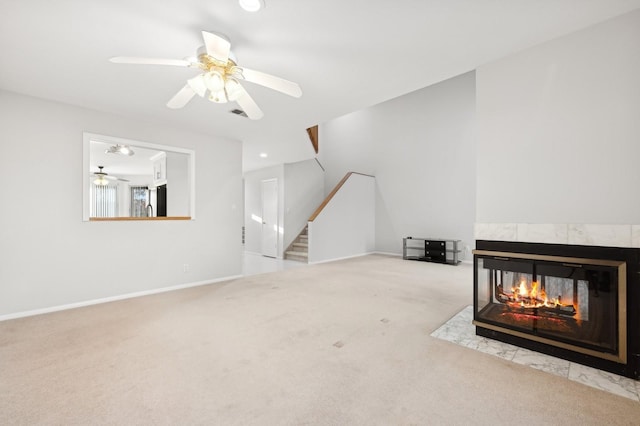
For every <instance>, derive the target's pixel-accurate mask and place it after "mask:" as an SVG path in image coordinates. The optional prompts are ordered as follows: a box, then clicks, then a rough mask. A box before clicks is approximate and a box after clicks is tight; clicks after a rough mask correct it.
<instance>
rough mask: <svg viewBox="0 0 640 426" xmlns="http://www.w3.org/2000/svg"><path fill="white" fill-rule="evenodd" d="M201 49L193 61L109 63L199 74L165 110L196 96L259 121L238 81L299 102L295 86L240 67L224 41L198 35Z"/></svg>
mask: <svg viewBox="0 0 640 426" xmlns="http://www.w3.org/2000/svg"><path fill="white" fill-rule="evenodd" d="M202 38H203V39H204V46H201V47H200V48H199V49H198V51H197V55H198V57H197V58H186V59H159V58H137V57H123V56H117V57H114V58H111V59H110V61H111V62H114V63H118V64H141V65H173V66H179V67H190V68H197V69H199V70H200V71H202V73H201V74H199V75H197V76H195V77H193V78H191V79H189V80H187V84H186V85H185V86H184V87H183V88H182V89H180V90H179V91H178V93H176V94H175V96H173V98H171V99H170V100H169V102H167V106H168V107H169V108H174V109H175V108H182V107H183V106H185V105H186V104H187V102H189V101H190V100H191V98H193V97H194V96H195V95H196V94H197V95H198V96H200V97H204V96H205V95H206V94H207V91H208V92H209V95H208V99H209V100H210V101H212V102H215V103H225V102H228V101H235V102H237V103H238V105H239V106H240V108H242V110H243V111H244V112H245V113H246V114H247V116H248V117H249V118H250V119H252V120H258V119H260V118H262V116H263V115H264V113H263V112H262V110H261V109H260V107H258V105H257V104H256V103H255V101H254V100H253V98H252V97H251V96H249V93H247V91H246V90H245V89H244V87H242V85H240V80H245V81H249V82H251V83H255V84H259V85H261V86H264V87H267V88H269V89H273V90H277V91H278V92H281V93H284V94H285V95H289V96H293V97H294V98H299V97H300V96H302V90H301V89H300V86H299V85H298V84H297V83H294V82H291V81H288V80H285V79H283V78H280V77H275V76H273V75H269V74H266V73H263V72H260V71H255V70H251V69H249V68H244V67H240V66H238V64H237V61H236V58H235V56H234V55H233V53H232V52H231V43H230V42H229V40H227V39H226V38H224V37H222V36H220V35H218V34H214V33H211V32H207V31H202Z"/></svg>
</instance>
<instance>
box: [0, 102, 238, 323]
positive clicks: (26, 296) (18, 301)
mask: <svg viewBox="0 0 640 426" xmlns="http://www.w3.org/2000/svg"><path fill="white" fill-rule="evenodd" d="M0 117H2V118H1V124H2V125H0V141H1V142H0V181H1V182H2V185H0V199H1V200H2V208H0V316H2V315H9V314H14V313H19V312H24V311H29V310H37V309H45V308H50V307H55V306H59V305H65V304H71V303H79V302H83V301H89V300H94V299H100V298H108V297H113V296H118V295H123V294H128V293H133V292H143V291H152V290H154V289H159V288H163V287H169V286H175V285H180V284H188V283H197V282H201V281H207V280H212V279H216V278H221V277H227V276H234V275H238V274H240V273H241V261H242V258H241V252H242V247H241V239H240V231H241V226H242V216H241V213H240V212H241V203H242V198H241V194H242V174H241V166H242V158H241V151H242V147H241V145H240V143H238V142H233V141H227V140H224V139H217V138H212V137H209V136H205V135H202V134H196V133H190V132H187V131H182V130H178V129H175V128H171V127H168V126H166V125H164V124H161V123H144V122H139V121H136V120H129V119H125V118H122V117H118V116H114V115H110V114H105V113H101V112H97V111H92V110H88V109H83V108H78V107H73V106H69V105H64V104H60V103H55V102H48V101H43V100H38V99H35V98H30V97H25V96H21V95H16V94H12V93H9V92H4V91H0ZM83 131H87V132H92V133H99V134H104V135H110V136H117V137H123V138H127V139H134V140H140V141H144V142H151V143H158V144H166V145H173V146H178V147H183V148H189V149H194V150H195V151H196V157H197V158H196V193H197V194H196V203H197V204H196V211H197V220H194V221H154V222H135V221H131V222H83V221H82V179H83V176H84V173H83V170H82V133H83ZM45 172H46V173H45ZM46 182H49V183H48V184H47V183H46ZM183 264H189V266H190V270H189V272H187V273H185V272H183Z"/></svg>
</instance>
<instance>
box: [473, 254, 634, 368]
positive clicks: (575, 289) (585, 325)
mask: <svg viewBox="0 0 640 426" xmlns="http://www.w3.org/2000/svg"><path fill="white" fill-rule="evenodd" d="M482 253H483V252H481V251H480V252H477V254H476V255H475V257H474V263H475V274H476V277H475V280H474V282H475V283H476V288H475V291H474V308H475V311H474V323H475V324H476V325H479V326H482V325H485V326H486V327H487V328H490V329H494V330H498V331H502V332H506V333H510V334H514V335H517V336H519V337H525V338H529V339H531V340H539V341H542V342H543V343H546V344H552V345H556V346H561V347H567V346H569V347H570V348H571V349H575V348H578V349H576V350H578V351H580V352H584V353H588V354H591V355H594V354H596V356H600V355H598V354H610V355H602V357H605V358H610V359H613V360H616V361H618V362H622V360H621V359H620V357H621V356H623V355H622V354H623V353H624V352H625V351H626V347H625V348H622V347H621V346H626V344H625V342H624V341H621V340H624V337H622V336H625V334H624V333H626V330H621V327H625V325H623V322H621V321H620V319H621V315H624V313H625V308H624V307H625V302H624V300H623V298H624V296H625V294H626V288H625V284H626V280H625V279H624V278H625V274H621V271H620V268H621V267H624V263H623V264H622V265H619V264H616V263H615V262H609V261H598V260H590V259H578V258H559V257H554V256H531V257H529V258H527V255H523V254H517V255H514V254H513V253H499V252H484V253H485V254H482ZM621 308H622V310H621ZM621 349H624V350H621ZM624 357H626V356H624Z"/></svg>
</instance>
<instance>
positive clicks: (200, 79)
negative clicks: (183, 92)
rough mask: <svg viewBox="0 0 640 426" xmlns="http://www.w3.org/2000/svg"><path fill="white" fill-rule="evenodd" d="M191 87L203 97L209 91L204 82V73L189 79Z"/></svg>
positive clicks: (188, 82)
mask: <svg viewBox="0 0 640 426" xmlns="http://www.w3.org/2000/svg"><path fill="white" fill-rule="evenodd" d="M187 84H189V87H191V89H193V91H194V92H196V94H197V95H198V96H200V97H201V98H202V97H203V96H204V94H205V93H207V86H206V85H205V84H204V74H200V75H197V76H195V77H193V78H191V79H189V80H187Z"/></svg>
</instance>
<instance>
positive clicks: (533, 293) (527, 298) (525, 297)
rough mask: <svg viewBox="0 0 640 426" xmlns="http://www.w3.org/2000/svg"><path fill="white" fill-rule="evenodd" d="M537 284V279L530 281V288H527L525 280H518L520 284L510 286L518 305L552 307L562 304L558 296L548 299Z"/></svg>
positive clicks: (524, 306)
mask: <svg viewBox="0 0 640 426" xmlns="http://www.w3.org/2000/svg"><path fill="white" fill-rule="evenodd" d="M539 286H540V285H539V284H538V282H537V281H533V282H532V283H531V290H529V289H528V288H527V283H526V280H522V281H520V285H519V286H518V287H517V288H515V287H514V288H512V289H511V291H512V292H513V297H514V298H515V300H516V301H519V302H520V306H522V307H523V308H539V307H541V306H546V307H548V308H553V307H556V306H564V305H562V302H561V297H560V296H558V297H557V298H555V299H549V298H548V297H547V293H546V292H545V291H544V290H542V289H539Z"/></svg>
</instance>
